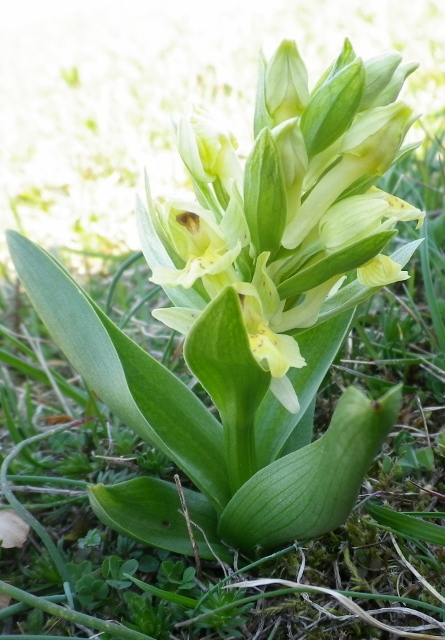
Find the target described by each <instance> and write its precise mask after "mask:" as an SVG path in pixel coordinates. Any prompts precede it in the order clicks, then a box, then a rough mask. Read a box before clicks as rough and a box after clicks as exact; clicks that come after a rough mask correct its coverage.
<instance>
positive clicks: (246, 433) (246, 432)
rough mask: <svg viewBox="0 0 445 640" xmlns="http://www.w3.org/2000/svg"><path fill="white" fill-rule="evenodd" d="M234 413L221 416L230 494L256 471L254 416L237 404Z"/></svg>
mask: <svg viewBox="0 0 445 640" xmlns="http://www.w3.org/2000/svg"><path fill="white" fill-rule="evenodd" d="M234 413H235V415H232V416H230V417H229V418H225V416H221V418H222V423H223V428H224V441H225V447H226V459H227V462H228V468H229V480H230V488H231V491H232V494H235V493H236V492H237V491H238V489H239V488H240V487H242V486H243V484H244V483H245V482H247V480H249V478H251V477H252V476H253V475H254V473H256V472H257V471H258V467H257V460H256V451H255V432H254V426H255V423H254V416H253V415H251V414H250V412H249V411H247V410H246V408H245V407H241V406H239V405H238V406H237V407H236V408H235V412H234Z"/></svg>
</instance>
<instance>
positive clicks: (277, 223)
mask: <svg viewBox="0 0 445 640" xmlns="http://www.w3.org/2000/svg"><path fill="white" fill-rule="evenodd" d="M244 211H245V215H246V221H247V224H248V226H249V230H250V236H251V241H252V244H253V246H254V248H255V251H256V253H257V255H259V254H260V253H262V252H263V251H270V253H271V259H273V256H274V254H275V253H276V252H277V251H278V249H279V248H280V243H281V238H282V236H283V232H284V227H285V225H286V217H287V197H286V188H285V184H284V176H283V169H282V166H281V161H280V157H279V153H278V150H277V147H276V144H275V141H274V138H273V135H272V134H271V132H270V130H269V129H267V128H265V129H263V130H262V131H261V133H260V134H259V135H258V137H257V139H256V140H255V144H254V147H253V149H252V152H251V153H250V155H249V157H248V158H247V161H246V168H245V172H244Z"/></svg>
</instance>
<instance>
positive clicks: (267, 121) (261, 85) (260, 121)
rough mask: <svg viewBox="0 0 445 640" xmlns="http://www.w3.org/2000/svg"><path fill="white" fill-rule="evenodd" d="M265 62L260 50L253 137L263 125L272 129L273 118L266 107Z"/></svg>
mask: <svg viewBox="0 0 445 640" xmlns="http://www.w3.org/2000/svg"><path fill="white" fill-rule="evenodd" d="M266 64H267V63H266V59H265V58H264V54H263V52H262V51H260V55H259V61H258V86H257V93H256V101H255V115H254V120H253V135H254V137H255V138H256V137H257V136H258V134H259V133H260V132H261V131H262V130H263V129H264V127H267V128H269V129H272V127H273V120H272V118H271V117H270V115H269V114H268V112H267V107H266V91H265V89H266V84H265V77H266Z"/></svg>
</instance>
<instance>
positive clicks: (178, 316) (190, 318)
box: [151, 307, 202, 335]
mask: <svg viewBox="0 0 445 640" xmlns="http://www.w3.org/2000/svg"><path fill="white" fill-rule="evenodd" d="M201 313H202V311H201V310H198V309H186V308H185V307H169V308H167V309H154V311H152V312H151V315H152V316H153V317H154V318H156V320H160V321H161V322H162V323H163V324H165V325H167V327H170V329H174V330H175V331H179V333H182V334H184V335H187V333H188V332H189V331H190V329H191V326H192V324H193V323H194V322H195V320H196V319H197V318H198V317H199V315H200V314H201Z"/></svg>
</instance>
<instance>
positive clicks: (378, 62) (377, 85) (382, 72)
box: [360, 52, 402, 111]
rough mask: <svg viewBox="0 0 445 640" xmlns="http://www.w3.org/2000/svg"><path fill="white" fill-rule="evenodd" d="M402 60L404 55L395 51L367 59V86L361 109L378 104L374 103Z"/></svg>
mask: <svg viewBox="0 0 445 640" xmlns="http://www.w3.org/2000/svg"><path fill="white" fill-rule="evenodd" d="M401 61H402V56H400V55H399V54H398V53H394V52H390V53H384V54H383V55H381V56H376V57H375V58H370V59H369V60H366V62H365V71H366V88H365V93H364V95H363V98H362V102H361V104H360V111H364V110H366V109H369V108H371V107H375V106H377V105H376V104H374V103H375V102H376V101H377V100H378V97H379V95H380V94H381V93H382V91H383V90H384V89H386V87H387V85H388V83H389V82H390V80H391V79H392V77H393V75H394V72H395V70H396V69H397V67H398V66H399V65H400V62H401ZM396 97H397V96H396Z"/></svg>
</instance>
